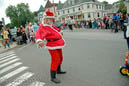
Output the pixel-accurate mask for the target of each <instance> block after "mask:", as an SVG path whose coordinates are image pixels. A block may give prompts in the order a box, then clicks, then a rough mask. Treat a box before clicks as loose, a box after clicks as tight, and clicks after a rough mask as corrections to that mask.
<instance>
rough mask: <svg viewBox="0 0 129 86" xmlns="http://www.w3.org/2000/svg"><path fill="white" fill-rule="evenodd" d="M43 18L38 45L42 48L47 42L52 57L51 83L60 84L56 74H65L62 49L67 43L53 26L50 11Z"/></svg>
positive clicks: (37, 36) (38, 35)
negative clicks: (62, 65) (62, 66)
mask: <svg viewBox="0 0 129 86" xmlns="http://www.w3.org/2000/svg"><path fill="white" fill-rule="evenodd" d="M44 15H45V16H44V17H43V18H44V19H43V24H41V25H40V27H39V29H38V31H37V32H36V43H37V44H38V45H39V46H40V47H43V46H44V42H43V40H44V39H46V40H47V44H46V48H48V51H49V53H50V55H51V60H52V61H51V68H50V75H51V81H52V82H54V83H57V84H58V83H60V80H58V79H57V78H56V74H65V73H66V72H63V71H61V64H62V61H63V53H62V48H63V47H64V45H65V41H64V39H63V38H62V35H63V34H61V33H62V32H61V29H59V28H56V27H55V26H53V23H54V22H53V20H54V14H53V13H52V12H50V11H46V12H45V14H44Z"/></svg>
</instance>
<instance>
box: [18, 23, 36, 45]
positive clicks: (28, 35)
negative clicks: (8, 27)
mask: <svg viewBox="0 0 129 86" xmlns="http://www.w3.org/2000/svg"><path fill="white" fill-rule="evenodd" d="M16 40H17V44H18V45H22V44H27V40H29V42H32V43H35V33H34V31H33V28H32V24H27V26H26V28H24V27H23V26H21V27H18V28H17V37H16Z"/></svg>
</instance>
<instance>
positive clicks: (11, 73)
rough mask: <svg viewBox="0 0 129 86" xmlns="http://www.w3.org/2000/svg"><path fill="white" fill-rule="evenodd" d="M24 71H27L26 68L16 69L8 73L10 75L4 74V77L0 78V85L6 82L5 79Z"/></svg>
mask: <svg viewBox="0 0 129 86" xmlns="http://www.w3.org/2000/svg"><path fill="white" fill-rule="evenodd" d="M26 69H28V67H21V68H18V69H16V70H15V71H13V72H10V73H8V74H6V75H5V76H3V77H1V78H0V83H2V82H4V81H6V80H7V79H9V78H11V77H12V76H14V75H16V74H18V73H20V72H22V71H24V70H26Z"/></svg>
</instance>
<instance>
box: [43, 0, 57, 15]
mask: <svg viewBox="0 0 129 86" xmlns="http://www.w3.org/2000/svg"><path fill="white" fill-rule="evenodd" d="M57 7H58V3H54V2H53V3H51V2H50V1H49V0H47V3H46V5H45V9H46V10H49V11H51V12H53V13H55V14H56V9H57Z"/></svg>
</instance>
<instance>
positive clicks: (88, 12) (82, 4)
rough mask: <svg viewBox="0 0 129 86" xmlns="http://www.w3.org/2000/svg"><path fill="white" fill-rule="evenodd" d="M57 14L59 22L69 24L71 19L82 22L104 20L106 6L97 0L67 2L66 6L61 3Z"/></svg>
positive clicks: (71, 0)
mask: <svg viewBox="0 0 129 86" xmlns="http://www.w3.org/2000/svg"><path fill="white" fill-rule="evenodd" d="M56 14H57V19H58V20H60V21H61V22H62V23H67V22H68V21H69V20H70V19H73V20H74V21H81V20H90V19H91V20H92V19H94V18H103V17H104V16H105V15H106V11H105V5H104V4H103V3H101V2H98V1H96V0H67V1H66V2H65V3H64V4H61V2H60V1H59V5H58V7H57V10H56Z"/></svg>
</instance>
